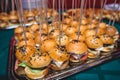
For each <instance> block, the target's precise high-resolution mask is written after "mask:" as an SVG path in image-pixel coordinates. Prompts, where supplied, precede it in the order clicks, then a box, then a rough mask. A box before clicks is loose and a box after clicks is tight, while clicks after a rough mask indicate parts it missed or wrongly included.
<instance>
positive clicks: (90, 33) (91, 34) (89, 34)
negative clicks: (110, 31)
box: [83, 29, 96, 38]
mask: <svg viewBox="0 0 120 80" xmlns="http://www.w3.org/2000/svg"><path fill="white" fill-rule="evenodd" d="M83 35H84V36H85V37H86V38H87V37H89V36H94V35H96V30H95V29H87V30H86V31H85V32H84V33H83Z"/></svg>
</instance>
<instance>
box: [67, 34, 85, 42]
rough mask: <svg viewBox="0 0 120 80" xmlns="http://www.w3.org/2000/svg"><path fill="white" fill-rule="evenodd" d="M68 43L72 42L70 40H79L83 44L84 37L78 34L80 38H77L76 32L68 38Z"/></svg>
mask: <svg viewBox="0 0 120 80" xmlns="http://www.w3.org/2000/svg"><path fill="white" fill-rule="evenodd" d="M69 37H70V41H72V40H77V39H78V40H79V41H82V42H84V41H85V36H84V35H82V34H80V36H79V38H78V33H77V32H76V33H74V34H71V35H70V36H69Z"/></svg>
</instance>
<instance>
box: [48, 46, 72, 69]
mask: <svg viewBox="0 0 120 80" xmlns="http://www.w3.org/2000/svg"><path fill="white" fill-rule="evenodd" d="M49 55H50V57H51V59H52V62H51V68H52V69H53V70H63V69H66V68H67V67H68V65H69V57H70V55H69V54H67V52H66V50H65V48H62V47H56V48H52V50H51V51H50V52H49Z"/></svg>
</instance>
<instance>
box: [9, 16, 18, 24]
mask: <svg viewBox="0 0 120 80" xmlns="http://www.w3.org/2000/svg"><path fill="white" fill-rule="evenodd" d="M9 22H10V23H12V24H18V23H19V17H18V15H17V14H11V15H9Z"/></svg>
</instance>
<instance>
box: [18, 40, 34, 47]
mask: <svg viewBox="0 0 120 80" xmlns="http://www.w3.org/2000/svg"><path fill="white" fill-rule="evenodd" d="M26 44H27V45H30V46H36V45H35V41H34V40H33V39H27V40H26V42H25V40H21V41H18V42H17V44H16V45H17V47H20V46H24V45H26Z"/></svg>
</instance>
